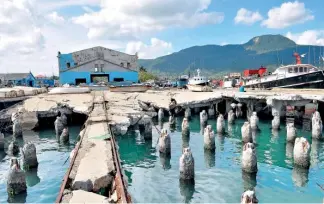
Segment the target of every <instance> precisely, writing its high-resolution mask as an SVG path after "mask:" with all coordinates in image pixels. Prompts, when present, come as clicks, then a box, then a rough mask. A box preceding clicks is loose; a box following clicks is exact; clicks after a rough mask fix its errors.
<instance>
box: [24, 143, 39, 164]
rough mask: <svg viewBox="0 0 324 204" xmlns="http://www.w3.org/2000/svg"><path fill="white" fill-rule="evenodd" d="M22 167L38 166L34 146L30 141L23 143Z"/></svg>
mask: <svg viewBox="0 0 324 204" xmlns="http://www.w3.org/2000/svg"><path fill="white" fill-rule="evenodd" d="M21 154H22V161H23V167H24V169H25V170H29V169H32V168H36V167H37V166H38V161H37V154H36V146H35V145H34V144H32V143H27V144H25V145H24V147H23V148H22V151H21Z"/></svg>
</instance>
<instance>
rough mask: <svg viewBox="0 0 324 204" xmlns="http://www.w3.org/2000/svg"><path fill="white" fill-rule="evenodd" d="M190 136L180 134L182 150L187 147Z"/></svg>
mask: <svg viewBox="0 0 324 204" xmlns="http://www.w3.org/2000/svg"><path fill="white" fill-rule="evenodd" d="M189 142H190V136H189V135H188V134H182V148H186V147H189Z"/></svg>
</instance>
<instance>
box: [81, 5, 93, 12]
mask: <svg viewBox="0 0 324 204" xmlns="http://www.w3.org/2000/svg"><path fill="white" fill-rule="evenodd" d="M82 9H83V10H84V11H85V12H88V13H93V12H94V10H92V9H91V8H90V7H88V6H82Z"/></svg>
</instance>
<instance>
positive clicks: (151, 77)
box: [138, 70, 157, 82]
mask: <svg viewBox="0 0 324 204" xmlns="http://www.w3.org/2000/svg"><path fill="white" fill-rule="evenodd" d="M138 75H139V80H140V82H146V81H148V80H155V79H157V77H156V76H155V75H154V74H152V73H149V72H147V71H146V70H145V71H139V73H138Z"/></svg>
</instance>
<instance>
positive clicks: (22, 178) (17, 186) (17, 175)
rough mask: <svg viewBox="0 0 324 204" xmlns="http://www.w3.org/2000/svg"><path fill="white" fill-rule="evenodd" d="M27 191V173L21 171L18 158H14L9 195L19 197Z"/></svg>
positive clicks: (9, 180)
mask: <svg viewBox="0 0 324 204" xmlns="http://www.w3.org/2000/svg"><path fill="white" fill-rule="evenodd" d="M26 191H27V184H26V175H25V172H24V171H22V170H21V169H20V165H19V163H18V160H17V158H12V159H11V164H10V170H9V175H8V181H7V192H8V195H10V196H12V195H17V194H20V193H23V192H26Z"/></svg>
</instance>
